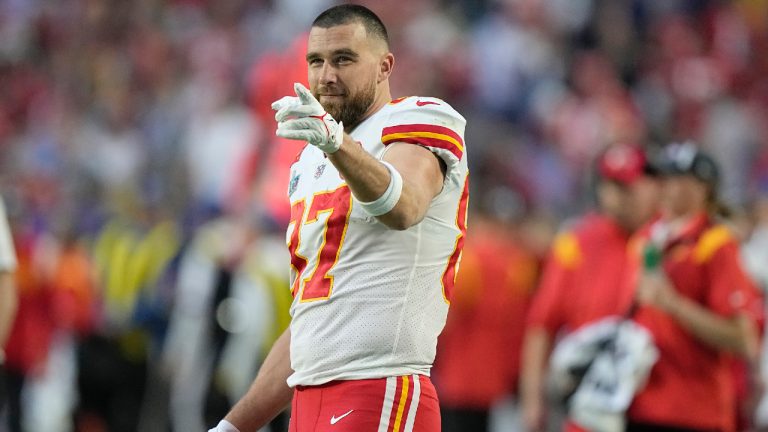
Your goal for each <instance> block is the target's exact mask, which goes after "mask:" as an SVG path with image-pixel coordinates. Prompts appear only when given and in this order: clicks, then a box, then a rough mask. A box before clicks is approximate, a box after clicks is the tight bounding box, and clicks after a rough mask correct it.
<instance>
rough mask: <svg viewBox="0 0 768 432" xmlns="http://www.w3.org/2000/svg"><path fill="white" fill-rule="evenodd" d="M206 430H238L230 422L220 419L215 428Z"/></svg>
mask: <svg viewBox="0 0 768 432" xmlns="http://www.w3.org/2000/svg"><path fill="white" fill-rule="evenodd" d="M208 432H240V430H238V429H237V428H236V427H235V425H233V424H232V423H230V422H228V421H226V420H222V421H220V422H219V424H217V425H216V427H215V428H213V429H209V430H208Z"/></svg>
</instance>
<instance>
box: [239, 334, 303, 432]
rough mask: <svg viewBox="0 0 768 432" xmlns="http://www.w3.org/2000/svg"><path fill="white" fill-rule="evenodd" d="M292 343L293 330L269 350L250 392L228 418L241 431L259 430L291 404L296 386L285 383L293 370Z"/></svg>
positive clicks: (283, 335)
mask: <svg viewBox="0 0 768 432" xmlns="http://www.w3.org/2000/svg"><path fill="white" fill-rule="evenodd" d="M290 345H291V333H290V330H286V331H285V332H284V333H283V334H282V336H280V338H278V340H277V341H276V342H275V344H274V346H273V347H272V350H270V352H269V355H267V358H266V359H265V360H264V364H262V366H261V368H260V369H259V373H258V375H257V376H256V379H255V380H254V381H253V384H251V388H250V389H249V390H248V393H246V394H245V396H243V398H242V399H240V401H238V402H237V404H235V406H234V407H233V408H232V410H231V411H230V412H229V413H228V414H227V416H226V417H225V418H226V420H227V421H229V422H230V423H232V424H233V425H234V426H235V427H237V428H238V429H239V430H240V432H256V431H257V430H258V429H260V428H261V427H263V426H264V425H266V424H267V423H269V422H270V421H271V420H272V419H273V418H275V416H277V415H278V414H279V413H280V412H281V411H282V410H284V409H285V408H286V407H287V406H288V404H290V402H291V398H292V396H293V389H291V388H290V387H288V384H286V379H287V378H288V376H290V375H291V373H293V371H292V370H291V360H290Z"/></svg>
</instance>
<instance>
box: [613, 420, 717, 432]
mask: <svg viewBox="0 0 768 432" xmlns="http://www.w3.org/2000/svg"><path fill="white" fill-rule="evenodd" d="M627 432H720V430H719V429H689V428H681V427H674V426H664V425H656V424H650V423H632V422H630V423H629V424H627Z"/></svg>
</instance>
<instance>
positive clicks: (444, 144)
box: [381, 124, 464, 159]
mask: <svg viewBox="0 0 768 432" xmlns="http://www.w3.org/2000/svg"><path fill="white" fill-rule="evenodd" d="M381 142H382V143H383V144H384V145H385V146H386V145H388V144H392V143H394V142H405V143H411V144H419V145H423V146H425V147H436V148H441V149H444V150H448V151H449V152H451V153H453V155H454V156H456V158H457V159H461V156H462V155H463V154H464V140H462V139H461V136H459V134H457V133H456V132H454V131H453V130H451V129H449V128H447V127H443V126H436V125H429V124H409V125H400V126H390V127H385V128H384V130H383V131H381Z"/></svg>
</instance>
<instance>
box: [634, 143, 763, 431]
mask: <svg viewBox="0 0 768 432" xmlns="http://www.w3.org/2000/svg"><path fill="white" fill-rule="evenodd" d="M660 166H661V167H662V169H663V173H664V181H663V187H662V201H661V217H660V219H659V220H658V221H655V222H654V223H653V224H651V225H650V227H649V228H648V229H647V230H643V232H642V233H641V234H640V237H641V239H642V240H641V243H638V244H639V248H640V249H642V250H645V251H648V250H649V248H656V249H657V250H659V251H660V253H661V260H660V263H659V265H658V266H657V268H655V269H649V268H647V266H644V268H643V270H642V271H641V272H640V273H639V275H635V276H632V274H631V273H630V274H629V275H630V278H634V277H638V276H639V277H638V279H637V299H638V300H639V303H640V304H641V306H640V308H639V309H638V311H637V313H636V314H635V320H636V321H637V322H638V323H639V324H640V325H643V326H644V327H646V328H647V329H648V330H649V331H650V332H651V334H652V335H653V337H654V340H655V344H656V346H657V348H658V350H659V353H660V357H659V360H658V361H657V363H656V365H655V366H654V367H653V369H652V370H651V375H650V377H649V379H648V383H647V385H646V386H645V388H644V389H642V390H641V391H640V393H638V395H637V396H636V397H635V400H634V401H633V403H632V406H631V407H630V409H629V412H628V420H629V425H628V428H627V430H628V431H666V430H675V431H724V432H728V431H733V430H735V429H736V424H735V423H736V422H735V419H736V418H737V415H736V414H737V401H736V380H735V379H734V374H733V370H734V369H733V367H734V360H735V359H744V360H746V361H747V362H748V364H755V363H756V361H757V356H758V352H759V339H758V323H759V321H760V320H761V319H762V313H763V312H762V303H761V295H760V293H759V292H758V290H757V289H756V287H755V284H754V282H753V281H752V280H751V279H750V278H749V277H748V276H747V274H746V272H745V271H744V268H743V265H742V263H741V260H740V254H739V244H738V242H737V240H736V238H735V236H734V234H733V233H732V232H731V230H730V229H729V228H728V227H726V226H725V225H723V224H722V223H721V222H720V220H719V219H718V213H717V209H718V195H717V186H718V180H719V173H718V167H717V165H716V163H715V161H714V160H713V159H712V158H711V157H710V156H708V155H707V154H705V153H703V152H702V151H701V150H700V149H698V148H697V146H696V145H695V144H694V143H692V142H686V143H684V144H673V145H671V146H669V147H668V148H667V149H665V152H664V156H663V158H662V164H661V165H660ZM637 261H640V260H637Z"/></svg>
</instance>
